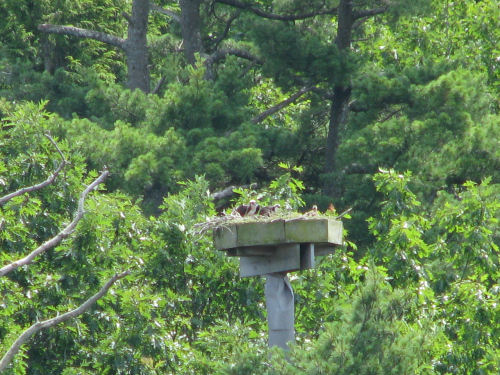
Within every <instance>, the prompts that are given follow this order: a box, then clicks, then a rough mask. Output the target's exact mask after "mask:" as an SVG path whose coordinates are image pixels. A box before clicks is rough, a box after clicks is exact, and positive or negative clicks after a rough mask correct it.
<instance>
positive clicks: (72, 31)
mask: <svg viewBox="0 0 500 375" xmlns="http://www.w3.org/2000/svg"><path fill="white" fill-rule="evenodd" d="M38 30H40V31H41V32H44V33H49V34H61V35H72V36H76V37H78V38H86V39H94V40H98V41H100V42H103V43H107V44H110V45H112V46H115V47H118V48H121V49H126V44H127V41H126V40H125V39H122V38H118V37H117V36H114V35H111V34H106V33H101V32H99V31H94V30H88V29H81V28H79V27H74V26H61V25H51V24H47V23H44V24H41V25H38Z"/></svg>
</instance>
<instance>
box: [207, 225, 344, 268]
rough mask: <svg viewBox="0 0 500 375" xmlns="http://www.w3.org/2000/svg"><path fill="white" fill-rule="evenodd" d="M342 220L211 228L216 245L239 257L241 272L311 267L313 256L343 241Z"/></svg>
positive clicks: (325, 251)
mask: <svg viewBox="0 0 500 375" xmlns="http://www.w3.org/2000/svg"><path fill="white" fill-rule="evenodd" d="M342 230H343V226H342V222H341V221H338V220H333V219H329V218H319V217H318V218H297V219H289V220H284V219H277V220H272V221H267V222H264V221H262V222H259V221H249V222H241V223H231V224H228V225H225V226H222V227H219V228H217V229H215V230H214V242H215V247H216V248H217V249H219V250H224V251H226V253H227V255H228V256H238V257H240V276H241V277H248V276H257V275H265V274H268V273H273V272H290V271H297V270H303V269H308V268H312V267H314V257H315V256H320V255H326V254H329V253H332V252H333V251H334V250H335V247H336V246H339V245H342Z"/></svg>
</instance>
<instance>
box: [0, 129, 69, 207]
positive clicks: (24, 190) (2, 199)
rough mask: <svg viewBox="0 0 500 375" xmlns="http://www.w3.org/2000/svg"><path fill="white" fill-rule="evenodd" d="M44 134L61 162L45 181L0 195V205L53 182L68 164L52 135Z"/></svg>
mask: <svg viewBox="0 0 500 375" xmlns="http://www.w3.org/2000/svg"><path fill="white" fill-rule="evenodd" d="M44 135H45V136H46V137H47V138H48V139H49V141H50V142H51V143H52V144H53V145H54V147H55V148H56V150H57V152H58V153H59V155H61V159H62V161H61V164H59V165H58V167H57V168H56V170H55V171H54V172H53V173H52V174H51V175H50V176H49V177H48V178H47V179H46V180H45V181H43V182H40V183H39V184H36V185H33V186H28V187H24V188H22V189H19V190H17V191H14V192H13V193H10V194H7V195H6V196H4V197H0V206H2V205H4V204H5V203H7V202H8V201H10V200H11V199H12V198H14V197H17V196H19V195H23V194H26V193H31V192H32V191H36V190H40V189H41V188H44V187H45V186H48V185H50V184H52V183H53V182H54V180H55V179H56V177H57V176H58V175H59V172H61V170H62V169H63V168H64V167H65V165H66V164H68V162H67V161H66V159H65V158H64V155H63V153H62V152H61V150H60V149H59V147H58V146H57V144H56V142H55V141H54V140H53V139H52V137H51V136H50V135H49V134H44Z"/></svg>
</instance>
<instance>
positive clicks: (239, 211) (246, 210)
mask: <svg viewBox="0 0 500 375" xmlns="http://www.w3.org/2000/svg"><path fill="white" fill-rule="evenodd" d="M258 207H259V205H258V204H257V202H256V201H254V200H253V199H252V200H251V201H250V202H249V204H242V205H240V206H238V207H235V209H234V210H233V212H232V213H231V214H232V215H239V216H241V217H244V216H253V215H255V213H256V212H257V208H258Z"/></svg>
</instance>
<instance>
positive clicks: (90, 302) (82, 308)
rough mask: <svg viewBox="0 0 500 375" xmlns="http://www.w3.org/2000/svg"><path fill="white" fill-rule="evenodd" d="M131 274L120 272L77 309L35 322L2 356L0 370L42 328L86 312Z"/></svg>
mask: <svg viewBox="0 0 500 375" xmlns="http://www.w3.org/2000/svg"><path fill="white" fill-rule="evenodd" d="M129 274H130V271H125V272H122V273H120V274H116V275H114V276H113V277H112V278H111V279H109V280H108V282H107V283H106V284H104V286H103V287H102V288H101V290H99V291H98V292H97V293H96V294H94V295H93V296H92V297H90V298H89V299H88V300H86V301H85V302H84V303H82V304H81V305H80V306H78V307H77V308H76V309H74V310H71V311H68V312H67V313H64V314H62V315H59V316H56V317H54V318H52V319H47V320H44V321H42V322H36V323H35V324H33V325H32V326H31V327H29V328H28V329H26V330H25V331H24V332H23V333H22V334H21V335H20V336H19V337H18V338H17V339H16V341H14V343H13V344H12V345H11V347H10V348H9V350H7V352H6V353H5V355H4V356H3V357H2V359H1V360H0V372H1V371H3V370H5V368H6V367H7V366H8V365H9V363H10V362H11V361H12V359H13V358H14V356H15V355H16V354H17V352H18V351H19V349H20V348H21V345H23V344H24V343H26V341H28V340H29V339H30V337H31V336H33V335H34V334H36V333H37V332H39V331H40V330H42V329H44V328H50V327H52V326H55V325H57V324H59V323H62V322H65V321H67V320H69V319H72V318H75V317H77V316H79V315H82V314H83V313H84V312H86V311H87V310H88V309H89V308H90V307H91V306H92V305H93V304H94V303H95V302H96V301H97V300H99V299H100V298H101V297H102V296H104V295H105V294H106V293H107V291H108V290H109V288H111V286H112V285H113V284H114V283H115V282H116V281H117V280H119V279H121V278H123V277H125V276H127V275H129Z"/></svg>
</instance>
